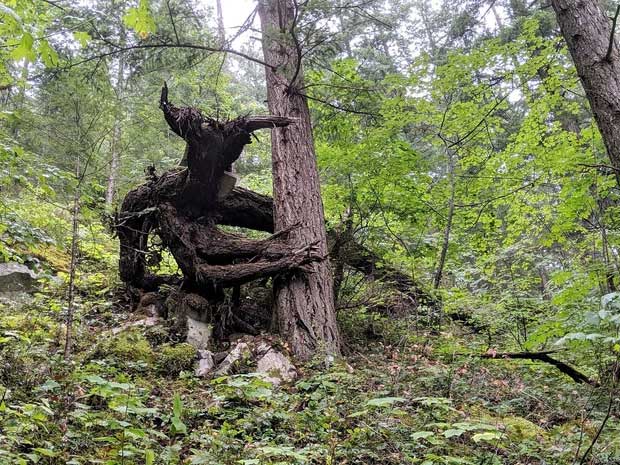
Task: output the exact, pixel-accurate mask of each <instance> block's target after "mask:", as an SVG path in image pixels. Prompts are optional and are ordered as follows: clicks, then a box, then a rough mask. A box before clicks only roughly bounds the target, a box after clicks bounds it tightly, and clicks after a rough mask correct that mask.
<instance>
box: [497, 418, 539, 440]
mask: <svg viewBox="0 0 620 465" xmlns="http://www.w3.org/2000/svg"><path fill="white" fill-rule="evenodd" d="M501 421H502V423H503V424H504V426H505V427H506V434H507V435H508V437H509V438H510V439H511V440H513V441H523V440H525V439H536V438H543V437H545V430H544V429H543V428H541V427H540V426H538V425H536V424H534V423H532V422H531V421H529V420H526V419H525V418H522V417H504V418H502V420H501Z"/></svg>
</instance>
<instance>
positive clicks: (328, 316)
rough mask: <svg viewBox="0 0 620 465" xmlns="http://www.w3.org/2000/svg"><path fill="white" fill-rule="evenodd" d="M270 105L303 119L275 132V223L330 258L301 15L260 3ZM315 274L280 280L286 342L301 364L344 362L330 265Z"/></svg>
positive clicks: (288, 5) (278, 302)
mask: <svg viewBox="0 0 620 465" xmlns="http://www.w3.org/2000/svg"><path fill="white" fill-rule="evenodd" d="M258 13H259V16H260V19H261V25H262V31H263V32H262V34H263V35H262V37H263V53H264V56H265V62H266V63H269V64H270V65H271V66H272V67H266V69H265V73H266V79H267V100H268V104H269V111H270V113H271V114H272V115H276V116H278V115H280V116H289V117H295V118H298V121H297V124H295V125H291V126H289V127H287V128H278V129H274V130H273V131H272V137H271V150H272V162H273V191H274V220H275V228H276V231H279V230H284V229H288V228H291V227H293V226H294V225H296V224H301V225H302V227H301V228H297V229H296V230H295V231H292V232H291V234H290V235H289V239H290V240H291V241H292V242H293V243H297V244H298V245H299V246H304V245H307V244H312V243H315V244H316V246H317V249H318V253H319V254H321V255H323V256H325V257H326V256H327V235H326V232H325V222H324V216H323V205H322V202H321V195H320V185H319V175H318V169H317V165H316V155H315V152H314V140H313V136H312V125H311V121H310V111H309V108H308V103H307V101H306V99H305V97H304V96H302V95H301V93H300V92H299V90H300V89H301V88H302V86H303V70H302V68H301V47H300V44H299V42H298V40H297V38H296V36H295V22H296V11H295V7H294V5H293V3H292V1H291V0H259V5H258ZM310 267H311V268H312V270H311V272H303V271H297V272H293V273H289V274H286V275H281V276H279V277H278V279H276V280H275V283H274V301H275V313H276V319H277V323H278V329H279V332H280V334H282V335H283V336H285V337H286V338H287V340H288V342H289V344H290V347H291V349H292V350H293V352H294V353H295V355H296V356H298V357H299V358H301V359H308V358H310V357H312V356H313V355H314V354H315V353H316V352H317V351H318V350H323V351H326V352H328V353H333V354H338V353H339V352H340V335H339V332H338V327H337V324H336V312H335V306H334V299H333V293H332V289H333V278H332V274H331V269H330V266H329V262H328V261H327V260H322V261H318V262H314V263H312V264H311V265H310Z"/></svg>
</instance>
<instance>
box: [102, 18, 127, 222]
mask: <svg viewBox="0 0 620 465" xmlns="http://www.w3.org/2000/svg"><path fill="white" fill-rule="evenodd" d="M119 27H120V43H121V44H123V45H124V44H125V28H124V26H123V25H122V23H121V25H120V26H119ZM124 83H125V55H124V54H121V55H120V56H119V57H118V68H117V70H116V82H115V83H114V84H113V85H112V88H113V89H114V93H115V94H116V108H115V112H114V129H113V130H112V143H111V148H112V154H111V157H110V172H109V173H108V185H107V187H106V193H105V206H106V208H107V209H108V210H111V208H112V203H113V202H114V197H115V195H116V184H117V182H118V171H119V169H120V164H121V139H122V135H123V130H122V126H121V123H122V114H121V112H122V111H123V110H122V109H121V108H122V104H123V101H122V100H123V93H124V89H125V84H124Z"/></svg>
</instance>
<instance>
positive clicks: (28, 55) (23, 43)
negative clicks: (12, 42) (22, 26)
mask: <svg viewBox="0 0 620 465" xmlns="http://www.w3.org/2000/svg"><path fill="white" fill-rule="evenodd" d="M33 44H34V38H33V37H32V34H30V33H28V32H24V34H23V35H22V38H21V40H20V41H19V44H18V46H17V47H16V48H15V49H13V51H12V52H11V58H12V59H13V60H15V61H19V60H22V59H25V60H27V61H35V60H36V58H37V56H36V54H35V53H34V50H33V49H32V45H33Z"/></svg>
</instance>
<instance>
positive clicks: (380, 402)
mask: <svg viewBox="0 0 620 465" xmlns="http://www.w3.org/2000/svg"><path fill="white" fill-rule="evenodd" d="M405 400H406V399H405V398H404V397H378V398H376V399H370V400H369V401H368V402H366V405H368V406H369V407H389V406H391V405H394V404H395V403H397V402H404V401H405Z"/></svg>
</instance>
